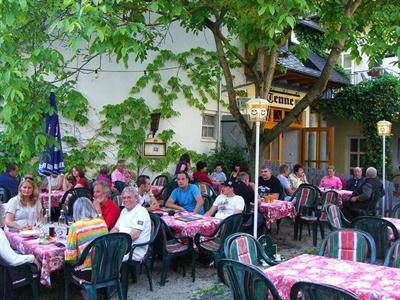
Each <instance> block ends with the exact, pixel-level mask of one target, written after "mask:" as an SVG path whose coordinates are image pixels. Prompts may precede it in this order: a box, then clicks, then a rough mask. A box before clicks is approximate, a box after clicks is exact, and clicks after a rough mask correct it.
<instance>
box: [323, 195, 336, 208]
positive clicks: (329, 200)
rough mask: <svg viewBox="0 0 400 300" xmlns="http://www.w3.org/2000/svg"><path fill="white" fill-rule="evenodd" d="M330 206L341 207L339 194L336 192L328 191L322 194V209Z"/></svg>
mask: <svg viewBox="0 0 400 300" xmlns="http://www.w3.org/2000/svg"><path fill="white" fill-rule="evenodd" d="M329 204H335V205H339V194H338V192H336V191H326V192H324V193H323V194H322V209H323V208H325V207H326V206H327V205H329Z"/></svg>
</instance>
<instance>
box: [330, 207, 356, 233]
mask: <svg viewBox="0 0 400 300" xmlns="http://www.w3.org/2000/svg"><path fill="white" fill-rule="evenodd" d="M324 211H325V214H326V216H327V221H328V226H329V228H330V229H331V230H338V229H342V228H347V227H349V226H350V221H349V220H347V219H346V217H345V216H344V215H343V213H342V211H341V210H340V208H339V207H337V206H336V205H335V204H328V205H327V206H325V208H324Z"/></svg>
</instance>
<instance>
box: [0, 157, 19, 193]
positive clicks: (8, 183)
mask: <svg viewBox="0 0 400 300" xmlns="http://www.w3.org/2000/svg"><path fill="white" fill-rule="evenodd" d="M17 174H18V166H17V165H16V164H15V163H9V164H7V168H6V171H5V172H4V173H2V174H0V185H2V186H4V187H5V188H7V189H8V191H9V192H10V193H11V195H10V197H14V196H15V195H17V194H18V185H19V184H18V180H17V179H16V178H17Z"/></svg>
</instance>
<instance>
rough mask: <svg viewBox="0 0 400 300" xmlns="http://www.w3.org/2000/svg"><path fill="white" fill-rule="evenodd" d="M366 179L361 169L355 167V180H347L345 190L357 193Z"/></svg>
mask: <svg viewBox="0 0 400 300" xmlns="http://www.w3.org/2000/svg"><path fill="white" fill-rule="evenodd" d="M364 180H365V178H364V177H363V176H362V170H361V168H360V167H355V168H354V169H353V178H351V179H349V180H347V182H346V185H345V187H344V189H345V190H348V191H353V192H354V191H355V190H356V189H358V188H359V187H360V186H362V184H363V183H364Z"/></svg>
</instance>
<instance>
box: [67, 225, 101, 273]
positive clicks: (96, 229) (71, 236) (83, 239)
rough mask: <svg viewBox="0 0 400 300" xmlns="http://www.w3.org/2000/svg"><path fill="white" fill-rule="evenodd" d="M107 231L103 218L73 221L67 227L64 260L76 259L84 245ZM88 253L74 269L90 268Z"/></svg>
mask: <svg viewBox="0 0 400 300" xmlns="http://www.w3.org/2000/svg"><path fill="white" fill-rule="evenodd" d="M107 233H108V230H107V224H106V223H105V222H104V220H103V219H99V218H95V219H91V220H81V221H78V222H75V223H73V224H72V225H71V227H70V228H69V233H68V237H67V246H66V249H65V260H78V259H79V257H80V255H81V254H82V252H83V250H84V249H85V248H86V246H87V245H88V244H89V243H90V242H91V241H93V240H94V239H95V238H97V237H99V236H102V235H105V234H107ZM91 267H92V263H91V259H90V254H89V255H88V256H87V257H86V259H85V261H84V263H83V264H82V265H81V266H79V267H77V268H76V270H91Z"/></svg>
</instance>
